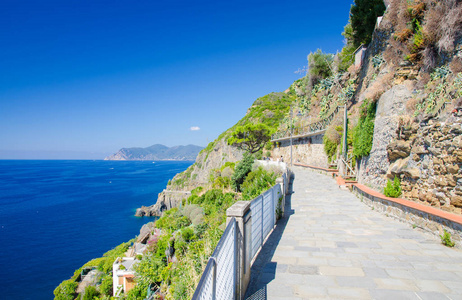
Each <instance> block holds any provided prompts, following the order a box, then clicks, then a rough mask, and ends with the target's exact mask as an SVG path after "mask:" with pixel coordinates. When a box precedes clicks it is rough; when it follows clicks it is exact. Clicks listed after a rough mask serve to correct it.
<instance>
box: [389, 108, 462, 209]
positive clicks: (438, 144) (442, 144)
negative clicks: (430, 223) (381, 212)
mask: <svg viewBox="0 0 462 300" xmlns="http://www.w3.org/2000/svg"><path fill="white" fill-rule="evenodd" d="M387 153H388V159H389V161H390V162H391V164H390V167H389V169H388V172H387V176H388V178H390V179H391V178H393V177H394V176H399V177H401V178H402V182H401V186H402V189H403V196H404V198H406V199H409V200H413V201H417V202H420V203H424V204H427V205H431V206H435V207H438V208H441V209H443V210H445V211H450V212H455V213H458V214H461V213H462V172H461V169H460V167H461V165H462V112H460V111H458V110H454V111H453V112H452V113H451V114H450V116H449V117H448V118H446V119H445V120H444V121H442V120H438V119H429V120H424V121H423V122H422V123H421V124H420V126H419V124H417V123H411V124H409V125H403V126H401V127H400V129H399V133H398V139H397V140H395V141H393V142H392V143H390V144H389V145H388V147H387Z"/></svg>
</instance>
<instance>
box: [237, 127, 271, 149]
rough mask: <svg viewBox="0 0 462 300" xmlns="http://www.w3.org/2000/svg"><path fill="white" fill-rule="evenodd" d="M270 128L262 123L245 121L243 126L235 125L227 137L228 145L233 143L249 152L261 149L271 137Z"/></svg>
mask: <svg viewBox="0 0 462 300" xmlns="http://www.w3.org/2000/svg"><path fill="white" fill-rule="evenodd" d="M271 133H272V130H271V128H270V127H268V126H266V125H265V124H263V123H258V124H252V123H247V124H245V125H244V126H237V127H236V129H235V130H234V132H233V133H232V134H231V137H230V138H228V145H235V146H236V147H238V148H239V149H242V150H245V151H247V152H249V153H250V154H253V153H256V152H258V151H260V150H261V149H263V147H264V146H265V144H266V143H267V142H268V141H269V140H270V139H271Z"/></svg>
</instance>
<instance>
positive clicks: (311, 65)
mask: <svg viewBox="0 0 462 300" xmlns="http://www.w3.org/2000/svg"><path fill="white" fill-rule="evenodd" d="M333 61H334V55H333V54H330V53H323V52H322V51H321V49H318V50H317V51H316V52H314V53H313V52H311V53H310V54H309V55H308V74H309V83H310V85H311V86H315V85H316V84H318V83H319V82H320V81H321V80H322V79H325V78H328V77H330V76H332V70H331V68H330V65H331V64H332V62H333Z"/></svg>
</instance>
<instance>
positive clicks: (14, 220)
mask: <svg viewBox="0 0 462 300" xmlns="http://www.w3.org/2000/svg"><path fill="white" fill-rule="evenodd" d="M191 164H192V162H170V161H168V162H155V163H153V162H137V161H129V162H124V161H65V160H56V161H46V160H43V161H30V160H22V161H19V160H18V161H14V160H13V161H9V160H3V161H2V160H0V245H1V252H0V253H1V254H0V267H1V271H0V282H1V285H0V298H1V299H53V290H54V288H55V287H56V286H57V285H58V284H59V283H60V282H61V281H62V280H64V279H69V278H70V277H71V276H72V274H73V273H74V270H75V269H77V268H79V267H80V266H81V265H82V264H84V263H85V262H87V261H89V260H90V259H92V258H95V257H100V256H102V255H103V253H104V252H106V251H107V250H110V249H111V248H113V247H115V246H117V245H119V244H120V243H122V242H126V241H128V240H130V239H131V238H133V237H134V236H135V235H137V234H139V230H140V228H141V226H142V225H143V224H144V223H147V222H149V221H152V219H150V218H136V217H134V216H133V215H134V213H135V210H136V208H137V207H140V206H141V205H148V204H153V203H155V201H156V200H157V194H158V193H159V192H161V191H162V189H163V188H164V187H165V186H166V184H167V181H168V180H169V179H170V178H172V177H173V176H174V175H175V174H176V173H179V172H181V171H184V170H185V169H186V168H187V167H188V166H190V165H191Z"/></svg>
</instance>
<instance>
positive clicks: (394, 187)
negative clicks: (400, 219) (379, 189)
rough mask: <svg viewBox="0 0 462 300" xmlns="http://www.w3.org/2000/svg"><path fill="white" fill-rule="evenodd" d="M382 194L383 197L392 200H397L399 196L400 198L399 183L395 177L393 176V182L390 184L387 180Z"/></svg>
mask: <svg viewBox="0 0 462 300" xmlns="http://www.w3.org/2000/svg"><path fill="white" fill-rule="evenodd" d="M383 193H384V195H385V196H387V197H392V198H398V197H399V196H401V181H400V180H399V178H398V177H397V176H395V179H394V180H393V182H391V180H388V182H387V186H386V187H385V189H384V190H383Z"/></svg>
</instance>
